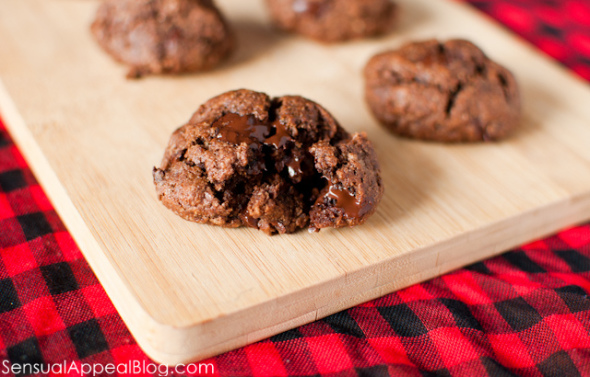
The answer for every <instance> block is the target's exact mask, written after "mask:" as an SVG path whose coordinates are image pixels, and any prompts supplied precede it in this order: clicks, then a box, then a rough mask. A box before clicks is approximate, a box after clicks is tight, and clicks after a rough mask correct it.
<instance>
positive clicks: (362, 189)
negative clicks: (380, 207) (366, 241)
mask: <svg viewBox="0 0 590 377" xmlns="http://www.w3.org/2000/svg"><path fill="white" fill-rule="evenodd" d="M153 177H154V183H155V185H156V192H157V194H158V197H159V199H160V200H161V201H162V203H163V204H164V205H165V206H166V207H168V208H169V209H171V210H172V211H174V212H175V213H176V214H178V215H179V216H181V217H183V218H185V219H187V220H191V221H196V222H199V223H209V224H214V225H220V226H225V227H238V226H248V227H252V228H257V229H260V230H263V231H264V232H266V233H268V234H273V233H277V232H278V233H291V232H294V231H296V230H298V229H301V228H305V227H309V228H311V229H314V230H315V229H321V228H325V227H344V226H352V225H357V224H361V223H363V222H364V221H365V220H366V219H367V218H368V217H369V216H370V215H371V214H372V213H373V212H374V211H375V208H376V207H377V204H378V203H379V201H380V200H381V196H382V195H383V184H382V182H381V177H380V172H379V164H378V162H377V157H376V155H375V152H374V150H373V148H372V146H371V143H370V142H369V140H367V138H366V136H365V135H364V134H362V133H360V134H359V133H357V134H354V135H349V134H348V133H347V132H346V131H345V130H344V129H343V128H342V127H341V126H340V125H339V124H338V123H337V122H336V120H335V119H334V118H333V117H332V115H330V114H329V113H328V112H327V111H326V110H325V109H324V108H322V107H321V106H320V105H318V104H316V103H314V102H312V101H310V100H307V99H305V98H302V97H299V96H284V97H278V98H272V99H271V98H270V97H268V96H267V95H266V94H264V93H258V92H253V91H250V90H244V89H242V90H236V91H231V92H227V93H224V94H221V95H219V96H217V97H214V98H212V99H210V100H209V101H207V102H206V103H205V104H203V105H201V107H200V108H199V109H198V110H197V112H195V114H194V115H193V116H192V118H191V119H190V120H189V122H188V123H187V124H185V125H184V126H182V127H180V128H179V129H177V130H176V131H175V132H174V133H173V134H172V137H171V139H170V142H169V144H168V147H167V149H166V152H165V154H164V158H163V160H162V163H161V166H160V168H154V171H153Z"/></svg>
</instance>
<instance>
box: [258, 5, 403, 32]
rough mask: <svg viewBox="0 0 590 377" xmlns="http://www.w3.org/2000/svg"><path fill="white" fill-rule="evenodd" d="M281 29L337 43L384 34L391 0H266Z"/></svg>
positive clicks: (392, 9)
mask: <svg viewBox="0 0 590 377" xmlns="http://www.w3.org/2000/svg"><path fill="white" fill-rule="evenodd" d="M266 4H267V6H268V9H269V12H270V15H271V18H272V19H273V21H274V23H275V24H276V25H277V26H278V27H279V28H281V29H283V30H285V31H290V32H296V33H299V34H301V35H305V36H307V37H309V38H313V39H316V40H319V41H322V42H340V41H346V40H350V39H358V38H365V37H371V36H376V35H380V34H384V33H385V32H387V31H389V30H390V29H391V27H392V26H393V24H394V21H395V16H396V13H397V12H396V9H397V8H396V6H395V4H394V3H393V2H391V1H390V0H266Z"/></svg>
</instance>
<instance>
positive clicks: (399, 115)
mask: <svg viewBox="0 0 590 377" xmlns="http://www.w3.org/2000/svg"><path fill="white" fill-rule="evenodd" d="M364 75H365V97H366V101H367V103H368V105H369V107H370V109H371V110H372V112H373V114H374V115H375V117H376V118H377V119H378V120H379V121H380V122H381V123H382V124H383V125H384V126H385V127H387V128H388V129H389V130H391V131H393V132H394V133H396V134H399V135H402V136H407V137H413V138H418V139H424V140H434V141H444V142H467V141H482V140H497V139H501V138H503V137H505V136H507V135H508V134H509V132H510V131H511V130H512V129H513V128H515V127H516V126H517V125H518V123H519V118H520V111H521V104H520V95H519V90H518V85H517V83H516V80H515V78H514V76H513V75H512V73H510V71H508V70H507V69H506V68H504V67H502V66H501V65H499V64H497V63H495V62H493V61H492V60H490V59H489V58H488V57H487V56H486V55H485V54H484V53H483V52H482V51H481V50H480V49H479V48H478V47H477V46H475V45H474V44H473V43H471V42H469V41H466V40H449V41H446V42H444V43H441V42H439V41H436V40H429V41H424V42H413V43H408V44H406V45H404V46H403V47H401V48H400V49H398V50H393V51H387V52H383V53H380V54H378V55H375V56H374V57H373V58H371V59H370V60H369V62H368V63H367V65H366V66H365V71H364Z"/></svg>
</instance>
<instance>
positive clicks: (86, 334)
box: [68, 319, 109, 359]
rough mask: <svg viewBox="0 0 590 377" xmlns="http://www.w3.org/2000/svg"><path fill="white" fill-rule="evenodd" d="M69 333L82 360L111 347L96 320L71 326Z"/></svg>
mask: <svg viewBox="0 0 590 377" xmlns="http://www.w3.org/2000/svg"><path fill="white" fill-rule="evenodd" d="M68 333H69V334H70V338H71V339H72V342H73V343H74V347H76V352H77V353H78V356H79V357H80V358H81V359H84V358H86V357H88V356H91V355H94V354H96V353H99V352H102V351H105V350H107V349H108V347H109V345H108V343H107V342H106V340H105V338H104V335H103V333H102V330H101V328H100V325H99V324H98V321H97V320H96V319H91V320H89V321H86V322H82V323H79V324H77V325H74V326H71V327H69V328H68Z"/></svg>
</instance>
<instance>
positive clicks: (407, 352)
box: [0, 0, 590, 377]
mask: <svg viewBox="0 0 590 377" xmlns="http://www.w3.org/2000/svg"><path fill="white" fill-rule="evenodd" d="M471 2H472V3H473V4H474V5H476V6H477V7H478V8H480V9H482V10H483V11H485V12H487V13H488V14H490V15H491V16H493V17H495V18H497V19H498V20H500V21H501V22H503V23H505V24H506V25H508V26H509V27H511V28H513V29H514V30H516V31H517V32H518V33H520V34H521V35H523V36H524V37H525V38H527V39H528V40H530V41H532V42H533V43H535V44H536V45H537V46H539V47H540V48H541V49H543V50H544V51H546V52H547V53H549V54H550V55H552V56H554V57H556V58H557V59H559V60H560V61H561V62H562V63H564V64H566V65H567V66H569V67H570V68H572V69H573V70H575V71H576V72H577V73H579V74H580V75H581V76H583V77H585V78H587V79H589V80H590V1H579V0H578V1H574V0H566V1H557V0H544V1H531V0H498V1H481V0H472V1H471ZM589 292H590V225H582V226H578V227H575V228H571V229H568V230H564V231H562V232H560V233H559V234H557V235H555V236H552V237H550V238H547V239H545V240H542V241H537V242H534V243H531V244H528V245H526V246H522V247H521V248H518V249H516V250H513V251H511V252H509V253H506V254H504V255H502V256H500V257H496V258H493V259H490V260H487V261H485V262H481V263H477V264H474V265H471V266H469V267H466V268H464V269H461V270H458V271H455V272H453V273H450V274H447V275H444V276H442V277H440V278H436V279H433V280H430V281H428V282H426V283H423V284H417V285H414V286H412V287H410V288H407V289H404V290H402V291H399V292H396V293H393V294H390V295H387V296H385V297H382V298H380V299H377V300H374V301H371V302H368V303H366V304H363V305H359V306H357V307H354V308H352V309H349V310H346V311H343V312H340V313H338V314H335V315H332V316H330V317H327V318H325V319H323V320H320V321H317V322H314V323H311V324H309V325H305V326H302V327H299V328H297V329H294V330H291V331H287V332H285V333H282V334H280V335H277V336H274V337H272V338H270V339H267V340H265V341H262V342H259V343H256V344H253V345H249V346H247V347H244V348H241V349H238V350H235V351H232V352H229V353H226V354H223V355H220V356H218V357H215V358H212V359H210V360H206V361H204V362H205V363H207V364H211V365H212V368H209V369H208V370H207V371H208V372H211V370H212V369H213V371H214V372H213V373H209V374H208V375H216V376H289V377H291V376H334V377H336V376H430V375H432V376H485V375H489V376H560V377H567V376H590V298H589V297H588V293H589ZM130 360H136V361H139V362H146V363H150V362H151V361H150V360H149V359H148V358H147V357H146V356H145V354H144V353H143V352H142V351H141V350H140V349H139V347H138V346H137V345H136V343H135V341H134V340H133V338H132V336H131V335H130V334H129V331H128V330H127V328H126V327H125V325H124V324H123V322H122V321H121V318H120V317H119V315H118V314H117V312H116V311H115V309H114V308H113V306H112V304H111V302H110V301H109V299H108V297H107V296H106V294H105V292H104V290H103V288H102V287H101V286H100V284H99V283H98V281H97V280H96V278H95V276H94V275H93V273H92V271H91V270H90V269H89V267H88V264H87V263H86V261H85V260H84V258H83V257H82V254H81V253H80V251H79V249H78V248H77V246H76V245H75V243H74V242H73V240H72V238H71V236H70V234H69V233H68V232H67V230H66V229H65V228H64V226H63V224H62V222H61V221H60V219H59V218H58V216H57V215H56V213H55V211H54V209H53V207H52V206H51V204H50V203H49V201H48V199H47V197H46V196H45V194H44V193H43V190H42V188H41V187H40V186H39V185H38V183H37V182H36V180H35V178H34V177H33V175H32V174H31V171H30V170H29V168H28V166H27V164H26V162H25V161H24V160H23V158H22V156H21V154H20V152H19V151H18V149H17V148H16V147H15V145H14V144H13V142H12V140H11V138H10V136H9V135H8V133H7V131H6V129H5V128H4V126H3V125H2V124H1V123H0V376H3V375H12V373H5V372H6V369H7V367H9V366H11V365H23V366H24V365H26V364H29V365H30V364H45V365H50V364H59V363H63V362H64V361H65V362H67V364H68V365H69V364H70V363H72V362H73V363H87V364H103V365H104V364H109V363H113V364H125V363H129V361H130ZM25 374H27V373H19V374H18V375H25ZM51 375H56V373H51ZM102 375H107V373H102ZM148 375H154V374H153V373H152V374H149V373H148ZM171 375H174V373H171Z"/></svg>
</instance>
